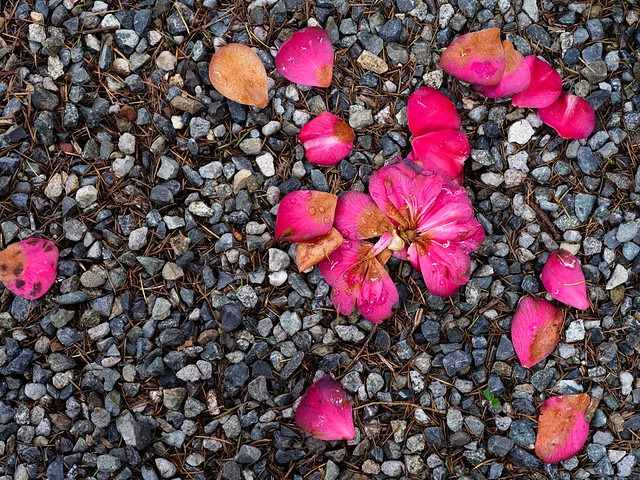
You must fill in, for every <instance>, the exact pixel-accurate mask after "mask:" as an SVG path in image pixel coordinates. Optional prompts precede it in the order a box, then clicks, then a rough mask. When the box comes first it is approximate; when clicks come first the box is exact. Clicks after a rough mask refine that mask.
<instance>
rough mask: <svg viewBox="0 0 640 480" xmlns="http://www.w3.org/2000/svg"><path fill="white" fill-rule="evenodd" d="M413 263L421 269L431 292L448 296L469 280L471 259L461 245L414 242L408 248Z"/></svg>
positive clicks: (440, 295)
mask: <svg viewBox="0 0 640 480" xmlns="http://www.w3.org/2000/svg"><path fill="white" fill-rule="evenodd" d="M408 254H409V260H410V261H411V264H412V265H413V266H414V267H416V268H418V269H419V270H420V273H422V278H423V279H424V283H425V284H426V285H427V288H428V289H429V292H431V293H432V294H433V295H438V296H439V297H448V296H450V295H453V293H454V292H455V291H456V290H457V289H458V288H459V287H460V286H461V285H464V284H465V283H467V280H469V275H468V274H469V267H470V265H471V259H470V258H469V253H468V252H467V251H465V249H464V248H462V247H461V246H460V245H457V244H453V243H452V244H450V245H448V246H447V247H444V246H443V245H440V244H437V243H435V242H431V243H429V244H428V245H426V246H425V244H424V242H420V241H416V242H414V243H413V244H412V245H411V246H410V247H409V250H408Z"/></svg>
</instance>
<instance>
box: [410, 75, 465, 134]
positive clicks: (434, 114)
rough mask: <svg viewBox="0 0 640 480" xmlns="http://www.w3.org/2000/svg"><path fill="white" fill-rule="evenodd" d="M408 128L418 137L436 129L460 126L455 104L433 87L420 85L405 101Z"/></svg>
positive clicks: (455, 128)
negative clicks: (406, 101)
mask: <svg viewBox="0 0 640 480" xmlns="http://www.w3.org/2000/svg"><path fill="white" fill-rule="evenodd" d="M407 118H408V122H409V130H411V133H413V135H414V136H416V137H418V136H420V135H424V134H425V133H429V132H437V131H438V130H459V129H460V128H461V127H462V123H461V121H460V115H458V111H457V110H456V106H455V105H454V104H453V102H452V101H451V100H449V99H448V98H447V96H446V95H444V94H443V93H440V92H439V91H438V90H436V89H435V88H431V87H422V88H419V89H418V90H416V91H415V92H413V93H412V94H411V95H409V101H408V103H407Z"/></svg>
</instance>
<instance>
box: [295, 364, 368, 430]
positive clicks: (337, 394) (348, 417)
mask: <svg viewBox="0 0 640 480" xmlns="http://www.w3.org/2000/svg"><path fill="white" fill-rule="evenodd" d="M295 421H296V425H297V426H298V427H300V428H301V429H302V431H303V432H305V433H306V434H307V435H311V436H312V437H315V438H318V439H320V440H326V441H332V440H351V439H352V438H353V437H355V436H356V432H355V429H354V427H353V407H352V406H351V402H350V401H349V398H348V397H347V393H346V392H345V391H344V388H343V387H342V385H341V384H340V383H339V382H337V381H336V380H334V378H333V377H332V376H331V375H325V376H324V377H322V378H321V379H320V380H318V381H316V382H315V383H314V384H313V385H311V386H310V387H309V389H308V390H307V391H306V392H305V393H304V395H302V399H301V400H300V404H299V405H298V410H297V411H296V419H295Z"/></svg>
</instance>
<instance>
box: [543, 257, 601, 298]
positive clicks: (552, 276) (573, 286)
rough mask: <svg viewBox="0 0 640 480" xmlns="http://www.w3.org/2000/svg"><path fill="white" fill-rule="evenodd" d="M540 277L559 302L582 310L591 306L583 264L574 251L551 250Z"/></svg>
mask: <svg viewBox="0 0 640 480" xmlns="http://www.w3.org/2000/svg"><path fill="white" fill-rule="evenodd" d="M540 279H541V280H542V284H543V285H544V288H546V289H547V292H549V294H550V295H551V296H552V297H553V298H555V299H556V300H558V301H559V302H562V303H565V304H567V305H570V306H572V307H575V308H579V309H580V310H585V309H587V308H589V299H588V298H587V284H586V283H585V280H584V273H582V266H581V265H580V261H579V260H578V259H577V258H576V257H575V255H573V254H572V253H570V252H568V251H566V250H562V249H560V250H556V251H554V252H551V253H550V254H549V259H548V260H547V263H546V264H545V265H544V267H542V274H541V275H540Z"/></svg>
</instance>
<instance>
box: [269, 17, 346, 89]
mask: <svg viewBox="0 0 640 480" xmlns="http://www.w3.org/2000/svg"><path fill="white" fill-rule="evenodd" d="M276 69H277V70H278V72H280V75H282V76H283V77H284V78H286V79H287V80H289V81H291V82H295V83H299V84H301V85H309V86H312V87H328V86H329V85H331V78H332V76H333V45H332V44H331V37H329V34H328V33H327V32H325V31H324V30H323V29H322V28H321V27H307V28H303V29H302V30H300V31H299V32H296V33H294V34H293V35H292V36H291V38H290V39H289V40H287V41H286V42H284V43H283V44H282V46H281V47H280V50H278V53H277V54H276Z"/></svg>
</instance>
